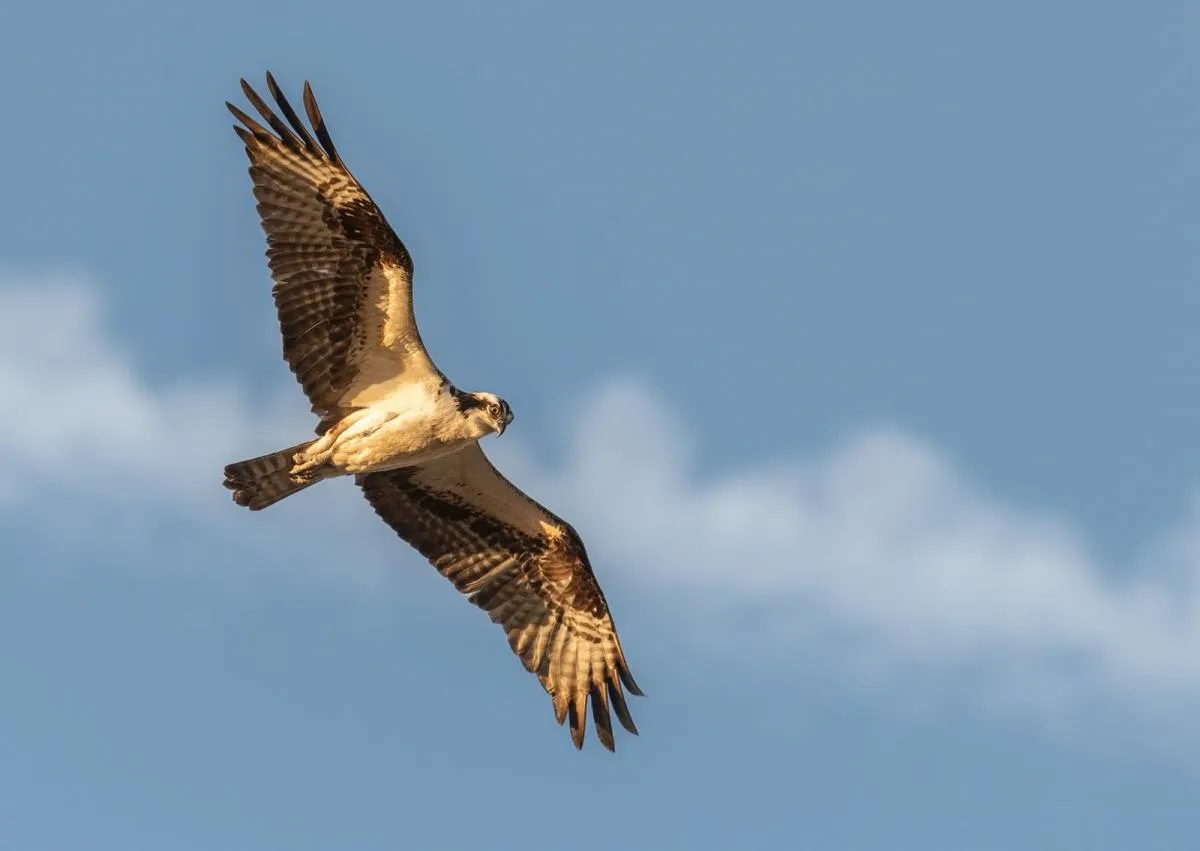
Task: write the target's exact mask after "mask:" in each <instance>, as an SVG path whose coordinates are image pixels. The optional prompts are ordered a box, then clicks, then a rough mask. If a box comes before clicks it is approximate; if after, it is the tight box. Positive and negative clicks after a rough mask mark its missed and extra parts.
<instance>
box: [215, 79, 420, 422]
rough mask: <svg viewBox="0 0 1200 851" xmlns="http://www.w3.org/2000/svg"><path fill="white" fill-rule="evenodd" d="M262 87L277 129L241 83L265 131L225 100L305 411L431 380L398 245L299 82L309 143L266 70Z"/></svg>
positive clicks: (404, 254) (356, 402) (329, 409)
mask: <svg viewBox="0 0 1200 851" xmlns="http://www.w3.org/2000/svg"><path fill="white" fill-rule="evenodd" d="M267 87H268V89H269V90H270V92H271V96H272V97H273V98H274V99H275V102H276V103H277V104H278V105H279V109H280V110H281V111H282V112H283V115H284V117H285V118H286V119H287V124H285V123H284V122H283V121H281V120H280V119H279V118H278V116H276V115H275V113H274V112H272V111H271V109H270V107H268V106H267V104H266V103H264V102H263V100H262V98H260V97H259V96H258V94H257V93H256V92H255V91H254V89H252V88H251V87H250V85H249V84H248V83H247V82H246V81H245V80H242V91H243V92H245V94H246V97H247V98H248V99H249V100H250V102H251V103H252V104H253V105H254V108H255V109H257V110H258V112H259V114H260V115H261V116H262V117H263V119H264V120H265V121H266V122H267V124H268V125H270V128H271V129H270V130H268V129H267V128H265V127H263V126H262V125H261V124H259V123H258V122H257V121H255V120H254V119H253V118H251V117H250V116H248V115H247V114H246V113H244V112H242V111H241V110H240V109H238V108H237V107H236V106H234V105H233V104H230V103H226V106H228V107H229V111H230V112H232V113H233V115H234V117H236V118H237V119H238V120H239V121H240V122H241V123H242V124H243V125H245V126H244V127H237V126H235V127H234V128H233V129H234V131H235V132H236V133H237V134H238V136H239V137H241V139H242V141H243V142H245V144H246V154H247V156H249V158H250V177H251V178H252V179H253V181H254V197H255V198H257V199H258V213H259V216H260V217H261V220H262V227H263V230H264V231H265V232H266V235H267V261H268V264H269V266H270V269H271V277H272V279H273V280H274V281H275V286H274V288H273V293H274V296H275V306H276V308H277V309H278V312H279V325H280V330H281V331H282V333H283V356H284V358H285V359H286V360H287V362H288V365H289V366H290V367H291V369H292V372H293V373H295V375H296V377H297V378H298V379H299V381H300V384H301V386H302V387H303V388H304V392H305V394H307V396H308V398H309V401H310V402H312V406H313V410H314V411H315V412H317V413H318V414H320V415H321V416H326V415H329V414H331V413H335V412H336V411H338V410H339V409H342V408H347V407H355V406H360V405H365V404H368V403H369V402H370V401H371V400H372V399H373V398H378V397H379V396H381V395H383V394H384V393H386V392H387V391H388V390H389V389H391V387H393V386H394V385H395V384H396V383H397V382H400V381H403V382H405V383H407V382H410V381H422V380H427V379H429V378H430V377H435V376H436V377H438V378H440V373H439V372H438V370H437V368H436V367H435V366H434V365H433V362H432V360H431V359H430V357H429V354H428V353H427V352H426V351H425V346H424V344H423V343H422V342H421V335H420V334H419V333H418V331H417V324H416V320H415V318H414V316H413V308H412V258H411V257H409V254H408V249H406V248H405V247H404V243H403V242H401V241H400V238H399V237H398V236H396V234H395V232H394V231H393V230H392V228H391V226H390V225H389V224H388V223H387V220H386V219H385V218H384V217H383V213H381V212H380V211H379V208H378V207H377V206H376V205H375V202H374V201H372V200H371V197H370V196H369V195H368V194H367V192H366V190H364V189H363V188H362V186H361V185H360V184H359V182H358V181H357V180H356V179H355V178H354V176H353V175H352V174H351V173H350V171H349V170H348V169H347V168H346V164H345V163H344V162H342V158H341V156H339V154H338V152H337V149H336V148H335V147H334V145H333V140H332V139H331V138H330V137H329V131H328V130H327V129H326V128H325V122H324V120H323V119H322V118H321V112H320V110H319V109H318V108H317V102H316V100H315V99H314V98H313V93H312V88H311V87H310V86H309V84H308V83H307V82H306V83H305V84H304V107H305V111H306V112H307V113H308V120H309V122H310V123H311V125H312V128H313V131H314V132H315V133H316V139H315V140H314V138H313V136H312V134H310V133H309V131H308V130H307V129H306V128H305V126H304V123H303V122H302V121H301V120H300V117H299V116H298V115H297V114H296V112H295V111H294V110H293V109H292V107H291V105H290V104H289V103H288V101H287V99H286V98H285V97H284V95H283V92H282V91H281V90H280V89H279V86H278V85H276V83H275V79H274V77H272V76H271V75H270V74H269V73H268V74H267ZM288 125H291V126H290V127H289V126H288ZM272 131H274V132H272Z"/></svg>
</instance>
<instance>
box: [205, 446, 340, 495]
mask: <svg viewBox="0 0 1200 851" xmlns="http://www.w3.org/2000/svg"><path fill="white" fill-rule="evenodd" d="M314 442H315V441H311V440H310V441H307V442H305V443H300V444H297V445H296V446H293V447H291V448H290V449H281V450H279V451H278V452H272V453H270V454H269V455H261V456H259V457H258V458H250V459H248V460H246V461H237V462H235V463H233V464H230V465H229V466H227V467H226V468H225V487H227V488H229V489H230V490H231V491H233V501H234V502H236V503H237V504H238V505H243V506H245V507H246V508H249V509H250V510H251V511H261V510H262V509H264V508H266V507H267V506H269V505H274V504H275V503H277V502H279V500H281V499H283V498H285V497H289V496H291V495H292V494H294V493H297V492H299V491H302V490H304V489H305V488H306V487H309V486H310V485H315V484H316V483H317V482H319V481H321V479H323V478H324V476H322V475H320V474H319V473H317V474H316V475H311V474H310V475H306V476H304V477H293V476H292V467H293V466H294V464H295V461H296V455H297V453H300V452H303V451H304V450H305V449H307V448H308V447H309V446H311V445H312V444H313V443H314Z"/></svg>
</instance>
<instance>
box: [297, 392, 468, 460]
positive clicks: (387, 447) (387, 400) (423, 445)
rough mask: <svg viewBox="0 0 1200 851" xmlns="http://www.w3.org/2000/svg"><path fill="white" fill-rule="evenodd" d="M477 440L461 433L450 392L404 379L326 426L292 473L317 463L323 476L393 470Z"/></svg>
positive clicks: (431, 458) (462, 425)
mask: <svg viewBox="0 0 1200 851" xmlns="http://www.w3.org/2000/svg"><path fill="white" fill-rule="evenodd" d="M477 439H478V438H477V437H475V436H470V435H467V434H464V418H463V417H462V415H461V413H460V412H459V411H458V408H457V406H456V405H455V402H454V400H453V398H452V397H451V396H450V395H449V394H448V393H445V392H442V391H441V390H440V388H436V387H429V386H428V385H424V384H408V385H404V386H401V387H398V388H396V389H395V390H393V391H392V392H391V393H389V394H387V395H386V396H383V397H382V398H380V399H378V400H377V401H375V402H374V403H373V404H372V405H370V406H369V407H366V408H363V409H361V410H358V411H354V412H352V413H350V414H348V415H347V416H346V417H345V419H343V420H341V421H340V422H339V423H337V424H336V425H334V426H333V427H332V428H330V429H329V430H328V431H327V432H326V433H325V434H324V435H323V436H322V437H320V438H318V439H317V441H316V442H315V443H313V444H312V446H310V447H309V448H308V449H307V450H306V451H305V452H304V453H303V454H302V456H301V457H299V458H297V462H298V463H297V465H296V466H295V467H294V468H293V474H294V475H295V474H303V473H304V472H306V471H309V470H315V469H316V468H318V467H320V468H322V472H323V473H324V474H325V475H344V474H352V473H371V472H379V471H381V470H394V469H396V468H398V467H408V466H412V465H414V464H420V463H423V462H425V461H430V460H433V459H434V458H439V457H441V456H443V455H447V454H449V453H451V452H457V451H458V450H460V449H462V448H464V447H466V446H467V445H469V444H471V443H473V442H475V441H476V440H477Z"/></svg>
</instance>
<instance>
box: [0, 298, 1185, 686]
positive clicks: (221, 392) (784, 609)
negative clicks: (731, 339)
mask: <svg viewBox="0 0 1200 851" xmlns="http://www.w3.org/2000/svg"><path fill="white" fill-rule="evenodd" d="M101 308H102V304H101V302H100V299H99V298H98V295H97V292H96V291H95V290H94V289H92V288H89V287H87V286H84V285H80V284H72V283H70V282H61V281H53V280H49V281H41V282H37V284H36V286H30V285H26V286H8V287H0V398H3V399H5V400H6V408H7V409H8V410H10V411H14V412H18V414H19V415H18V416H15V417H10V420H9V422H8V424H7V425H6V432H5V440H4V441H3V443H2V444H0V510H2V507H3V505H4V504H6V503H7V504H8V505H9V506H10V508H11V507H12V506H14V505H20V504H21V503H29V502H36V501H38V500H41V499H45V498H47V497H46V494H47V492H48V491H49V490H53V491H55V492H57V493H65V494H69V495H70V496H71V497H72V498H77V499H80V500H89V501H90V503H91V504H95V505H97V506H99V505H102V504H103V503H105V502H106V501H111V500H113V499H121V500H130V499H139V500H142V501H143V502H145V503H150V502H153V503H156V504H158V505H159V506H161V507H162V508H163V509H164V510H168V511H172V512H176V513H184V514H187V515H189V516H196V517H204V518H206V519H205V520H204V522H211V518H212V517H214V516H218V512H219V516H221V517H223V518H233V517H237V518H238V520H237V521H233V520H230V521H222V522H229V523H232V524H237V523H239V522H240V521H242V520H244V518H243V515H244V514H245V512H236V511H232V510H231V509H230V508H229V504H228V498H227V496H226V494H225V493H224V491H223V490H222V489H221V488H220V486H219V471H220V468H221V466H222V465H223V464H224V463H225V462H226V461H228V460H230V459H232V458H237V457H242V456H244V455H246V454H248V453H254V452H259V451H266V450H267V449H270V448H275V447H276V446H281V445H286V444H287V443H288V442H291V441H293V440H295V439H296V437H297V435H302V434H305V433H307V432H308V430H309V429H310V428H311V424H310V423H309V420H308V418H307V416H306V415H305V412H304V409H303V406H302V404H289V403H284V402H279V403H271V404H269V405H267V406H266V408H265V410H264V409H263V408H262V407H261V403H256V405H257V407H251V405H250V402H249V400H248V399H247V396H246V394H245V393H244V392H241V391H239V390H238V388H237V387H236V385H234V384H231V383H229V382H220V381H210V382H203V381H188V382H183V383H180V384H177V385H174V386H170V387H154V386H151V385H150V384H148V383H147V382H146V381H145V380H143V379H141V378H139V376H138V371H137V369H136V367H135V365H134V361H133V360H132V359H131V358H130V357H129V356H127V355H126V354H124V353H123V352H122V350H121V348H120V346H119V345H118V343H117V342H116V341H114V340H113V339H112V337H111V336H110V335H109V334H108V333H107V332H106V331H105V329H104V323H103V317H102V310H101ZM48 319H52V321H50V322H49V323H47V321H46V320H48ZM48 324H49V327H53V328H54V329H55V334H54V336H53V337H47V336H46V335H44V334H43V333H41V329H44V328H46V327H48ZM288 390H289V391H290V390H291V388H288ZM292 395H294V396H296V397H298V396H299V394H298V393H296V392H294V391H293V392H292ZM281 398H286V395H281ZM588 398H589V401H587V402H585V403H584V404H583V407H581V408H579V409H578V410H577V411H576V412H575V415H574V416H573V417H571V419H570V421H569V422H566V423H564V427H565V434H566V435H567V438H566V439H567V443H566V451H565V453H563V455H562V457H563V459H564V460H563V461H562V462H561V463H549V462H546V461H544V460H542V459H541V458H540V457H539V456H536V455H534V454H532V453H529V452H527V451H524V450H523V449H522V447H521V445H520V443H519V442H518V441H515V440H513V439H512V438H511V437H510V436H506V438H505V439H504V440H503V441H493V442H492V443H491V444H490V446H489V451H490V452H492V453H493V454H494V455H495V456H496V457H497V459H498V462H499V463H500V464H501V465H502V466H503V467H504V468H505V469H506V470H507V471H510V474H511V475H512V476H513V478H515V479H516V480H517V481H519V482H520V483H521V484H522V485H525V486H527V488H528V489H529V490H530V491H531V493H533V494H534V495H535V496H536V497H538V498H539V499H541V500H542V501H544V502H547V503H549V504H551V505H553V506H554V508H555V509H556V510H557V511H559V513H561V514H564V515H565V516H568V517H570V518H571V519H572V521H573V522H575V523H576V525H577V526H579V527H580V528H581V530H582V531H584V532H585V536H586V538H587V540H588V544H589V549H590V550H591V551H592V554H593V558H594V560H596V561H597V562H603V566H602V567H601V568H600V569H601V573H602V578H603V579H604V581H605V582H606V584H607V583H610V582H611V583H621V584H622V585H624V586H625V587H628V588H636V589H637V590H638V592H639V593H640V594H642V595H645V596H646V597H647V598H648V599H651V600H654V601H657V602H658V603H659V604H660V605H657V608H658V610H660V611H668V610H669V611H670V612H671V616H670V617H668V618H666V620H667V621H668V622H669V624H670V625H671V627H670V628H676V627H677V628H678V629H679V630H680V631H681V632H683V633H686V634H688V635H691V636H693V637H696V638H702V639H703V640H710V639H711V638H712V637H713V636H714V635H716V636H719V637H720V638H721V640H722V641H724V642H725V643H726V647H725V648H724V649H725V650H729V649H731V648H732V649H738V648H745V647H746V646H749V645H748V643H749V642H753V648H754V653H755V656H756V657H761V656H763V655H771V656H773V657H774V661H775V663H776V664H777V663H778V659H779V658H780V657H784V658H786V657H787V656H788V655H789V654H795V653H799V652H800V650H801V649H803V648H812V647H815V646H820V647H823V648H824V649H825V651H826V653H827V654H830V655H831V657H832V658H834V659H836V660H840V661H842V662H844V661H846V660H850V659H854V660H857V661H866V662H868V663H870V664H872V665H874V666H876V667H877V668H882V669H886V670H908V669H912V668H919V669H921V670H924V671H928V672H932V673H934V674H936V673H937V672H946V671H962V672H968V673H970V674H971V676H972V678H973V680H979V679H981V678H982V680H983V681H985V682H988V683H992V684H995V683H1000V682H1004V683H1008V684H1009V685H1013V684H1015V685H1017V686H1018V687H1020V688H1028V689H1030V694H1036V696H1037V698H1038V699H1040V700H1045V699H1047V696H1048V695H1049V696H1051V697H1053V698H1054V699H1055V700H1063V701H1070V699H1071V698H1077V697H1078V698H1085V699H1094V698H1097V697H1101V698H1111V699H1113V701H1115V702H1117V703H1122V704H1133V705H1139V706H1140V705H1147V706H1154V705H1159V704H1161V703H1163V702H1164V701H1165V702H1169V703H1175V704H1177V703H1178V702H1179V701H1181V700H1182V701H1185V702H1187V703H1192V702H1194V701H1196V700H1197V699H1200V595H1198V593H1197V588H1198V587H1200V584H1198V582H1197V580H1198V579H1200V498H1198V499H1197V501H1196V502H1195V504H1194V505H1193V506H1192V507H1191V510H1190V512H1189V513H1188V514H1187V515H1186V516H1185V517H1184V518H1183V519H1182V521H1180V522H1179V523H1177V524H1175V526H1174V527H1173V528H1172V529H1169V530H1168V531H1167V532H1166V533H1164V534H1163V535H1162V536H1161V538H1160V539H1159V540H1156V541H1153V542H1151V543H1150V545H1148V546H1147V547H1146V549H1145V553H1144V556H1143V557H1142V558H1141V559H1139V561H1138V564H1137V565H1136V566H1135V567H1136V569H1133V570H1128V571H1122V572H1119V573H1118V572H1117V571H1113V570H1110V569H1109V568H1108V567H1107V566H1106V565H1105V564H1103V562H1102V561H1101V559H1099V558H1098V557H1097V556H1096V555H1095V554H1094V553H1092V552H1091V551H1090V549H1089V547H1088V544H1087V540H1086V536H1085V535H1084V534H1083V533H1082V532H1081V531H1079V530H1077V529H1073V528H1071V527H1070V526H1069V525H1068V524H1066V523H1064V522H1061V521H1059V520H1057V519H1055V518H1053V517H1046V516H1041V515H1038V514H1033V513H1030V512H1025V511H1022V510H1020V509H1019V508H1016V507H1012V506H1006V505H1003V504H1001V503H999V502H998V501H996V500H994V499H991V498H989V497H988V495H986V494H985V493H982V492H981V491H980V490H979V489H978V488H977V487H974V486H973V485H972V484H971V483H970V482H969V481H968V480H967V479H966V478H965V477H964V476H963V475H962V473H960V472H959V471H958V470H956V469H955V468H954V466H953V465H952V464H950V463H949V462H948V461H947V460H946V459H945V458H944V457H943V456H942V455H941V454H939V453H938V452H937V450H936V449H935V448H933V447H931V446H929V445H927V444H925V443H922V442H921V441H920V440H918V439H916V438H914V437H912V436H909V435H905V434H903V433H901V432H898V431H896V430H891V429H886V428H879V429H872V430H867V431H864V432H862V433H860V434H858V435H856V436H852V437H849V438H848V439H846V440H845V441H844V442H842V443H841V444H840V445H839V446H837V447H836V448H833V449H832V450H830V451H827V452H825V453H823V454H821V455H819V456H817V457H813V458H804V457H801V456H800V455H799V454H797V455H796V456H794V457H791V458H781V459H778V460H775V461H772V462H770V463H764V464H761V465H759V466H757V467H754V468H747V469H740V470H733V471H729V472H726V473H723V474H720V475H716V476H701V475H699V474H698V473H697V472H695V468H694V465H693V463H692V462H693V458H694V453H695V452H696V447H695V445H694V437H693V436H692V435H691V434H690V432H689V429H688V427H687V424H686V423H684V422H682V421H681V420H680V419H679V418H678V417H676V416H675V415H674V414H673V412H672V411H671V410H670V409H669V407H668V406H667V405H665V404H664V403H663V402H662V401H661V399H660V398H659V397H658V396H657V395H656V394H655V393H654V392H653V391H652V390H650V389H649V388H648V387H646V386H645V385H644V384H642V383H640V382H638V381H635V380H627V381H616V382H613V383H611V384H609V385H608V386H606V387H604V388H601V389H600V390H599V391H598V392H597V393H594V394H590V395H589V397H588ZM181 446H183V447H187V448H186V450H183V451H181V449H180V447H181ZM114 481H121V482H122V483H123V486H122V488H119V489H114V487H113V483H114ZM128 484H132V485H135V487H126V486H125V485H128ZM323 487H324V486H323ZM318 490H321V489H319V488H318V489H314V491H318ZM330 493H332V494H333V496H330V495H329V494H330ZM299 499H300V498H298V500H299ZM303 501H304V502H306V503H307V505H308V506H309V508H308V509H304V510H305V511H314V512H315V511H316V510H318V507H319V508H320V510H332V511H334V516H335V520H336V522H337V523H338V524H339V528H340V529H344V530H345V531H346V533H347V534H350V533H351V532H354V533H355V534H362V530H365V529H367V528H372V529H374V528H375V526H376V525H378V524H376V521H375V520H374V518H373V516H372V515H371V514H370V512H369V511H366V510H365V509H364V506H362V505H361V504H359V503H358V502H356V501H354V500H353V499H349V498H347V497H346V494H345V493H342V492H340V491H332V490H330V489H326V492H325V494H324V495H316V496H315V497H314V496H310V495H309V494H306V495H305V496H304V498H303ZM218 506H219V507H218ZM269 514H270V512H264V514H263V515H259V516H256V517H255V518H254V519H255V521H256V524H254V525H255V528H256V529H257V528H262V529H267V530H274V532H275V533H277V534H280V535H283V534H285V532H284V529H285V527H284V526H282V525H279V524H280V521H279V519H278V516H279V515H277V517H276V519H275V520H271V521H267V520H266V519H265V518H266V517H267V515H269ZM288 518H289V520H290V521H292V522H293V523H294V522H295V520H296V515H295V514H289V515H288ZM250 525H252V524H248V523H246V524H243V525H242V526H238V527H237V528H239V529H241V528H248V527H249V526H250ZM376 532H378V534H377V535H376V537H374V538H373V540H376V541H382V540H385V539H386V535H387V534H390V533H385V532H379V531H378V530H376ZM372 534H374V533H372ZM392 558H394V556H393V557H392ZM1118 576H1124V577H1126V578H1124V579H1121V578H1118ZM352 578H353V579H354V580H355V581H361V579H362V577H361V576H355V577H352ZM714 625H715V626H716V629H715V630H714ZM715 650H716V652H721V651H722V648H720V647H718V648H715ZM1035 686H1036V689H1034V687H1035Z"/></svg>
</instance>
